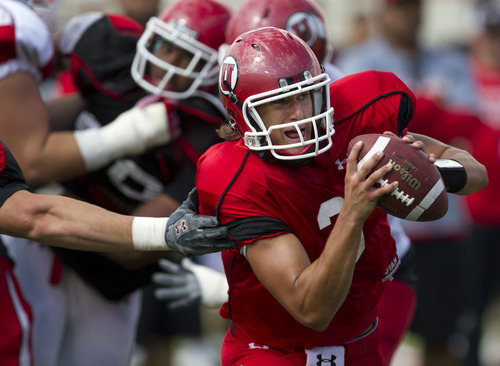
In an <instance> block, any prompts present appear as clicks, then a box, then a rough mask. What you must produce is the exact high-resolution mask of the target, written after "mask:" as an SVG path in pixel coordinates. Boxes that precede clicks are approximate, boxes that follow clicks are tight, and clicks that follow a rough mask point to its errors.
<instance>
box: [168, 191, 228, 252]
mask: <svg viewBox="0 0 500 366" xmlns="http://www.w3.org/2000/svg"><path fill="white" fill-rule="evenodd" d="M227 236H228V230H227V228H226V227H225V226H220V225H219V222H218V220H217V218H216V217H215V216H204V215H200V213H199V211H198V193H197V191H196V188H193V189H192V190H191V192H189V195H188V197H187V198H186V200H185V201H184V202H183V203H182V205H181V206H180V207H179V208H178V209H177V210H176V211H175V212H174V213H173V214H172V215H171V216H170V218H169V219H168V222H167V231H166V233H165V241H166V242H167V245H168V247H169V248H170V249H172V250H175V251H176V252H179V253H181V254H184V255H186V256H193V255H203V254H208V253H214V252H220V251H222V250H225V249H229V248H236V243H235V242H234V241H232V240H229V239H227Z"/></svg>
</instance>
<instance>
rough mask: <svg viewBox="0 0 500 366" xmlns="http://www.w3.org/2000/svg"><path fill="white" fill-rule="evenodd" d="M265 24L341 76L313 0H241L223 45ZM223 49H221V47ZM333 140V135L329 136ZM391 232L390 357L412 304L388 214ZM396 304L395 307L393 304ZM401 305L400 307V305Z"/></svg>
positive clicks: (405, 258)
mask: <svg viewBox="0 0 500 366" xmlns="http://www.w3.org/2000/svg"><path fill="white" fill-rule="evenodd" d="M265 26H273V27H277V28H282V29H286V30H288V31H290V32H291V33H294V34H296V35H297V36H299V37H300V38H302V40H304V41H305V42H306V43H307V45H308V46H309V47H311V49H312V50H313V52H314V54H315V55H316V57H317V58H318V60H319V61H320V63H321V65H322V66H323V67H324V68H325V72H326V73H327V74H328V75H329V76H330V78H331V79H332V81H336V80H338V79H340V78H341V77H343V76H344V74H343V73H342V71H341V70H339V69H338V68H337V67H336V66H335V65H334V64H333V63H332V62H331V58H332V57H331V56H332V55H331V54H332V50H331V46H330V45H329V42H328V33H327V27H326V23H325V15H324V14H323V11H322V9H321V8H320V6H319V5H318V4H317V3H316V2H315V1H314V0H286V1H282V0H245V1H243V3H242V4H241V5H240V6H239V7H238V9H236V10H235V12H234V13H233V16H232V18H231V21H230V22H229V24H228V27H227V30H226V45H225V47H228V45H227V44H231V43H232V42H233V41H234V40H235V39H236V38H237V37H238V36H239V35H240V34H242V33H244V32H246V31H249V30H252V29H257V28H261V27H265ZM221 51H223V48H221ZM333 138H334V139H335V136H334V137H333ZM388 221H389V224H390V226H391V234H392V236H393V237H394V238H395V240H396V248H397V252H398V256H399V257H400V259H401V266H400V267H399V268H398V271H397V272H396V273H395V275H394V279H393V280H392V281H388V282H387V285H386V287H385V291H384V296H383V297H382V298H381V301H380V302H379V321H380V323H379V324H380V326H381V328H382V353H383V354H384V356H385V357H386V358H387V359H388V360H390V359H391V358H392V355H393V353H394V351H395V349H396V348H397V346H398V344H399V342H400V340H401V338H402V337H403V335H404V334H405V333H406V331H407V330H408V327H409V326H410V323H411V320H412V318H413V314H414V312H415V307H416V302H417V300H416V294H415V290H414V286H415V279H416V276H415V275H414V273H413V272H414V268H413V266H414V263H413V261H412V259H413V258H414V255H412V251H411V250H410V249H411V246H410V239H409V237H408V236H407V235H406V233H405V232H404V230H403V227H402V225H401V222H400V221H399V219H397V218H395V217H393V216H389V217H388ZM396 303H397V304H399V306H397V307H395V306H394V304H396ZM403 304H404V306H402V305H403Z"/></svg>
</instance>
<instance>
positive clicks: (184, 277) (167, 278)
mask: <svg viewBox="0 0 500 366" xmlns="http://www.w3.org/2000/svg"><path fill="white" fill-rule="evenodd" d="M158 265H159V266H160V268H161V269H162V270H163V271H164V272H156V273H154V274H153V277H152V280H153V282H154V283H155V284H157V285H158V286H160V287H159V288H158V289H156V290H155V297H156V298H157V299H158V300H161V301H167V302H168V304H167V306H168V308H169V309H171V310H176V309H179V308H182V307H186V306H189V305H192V304H195V303H197V304H199V303H200V301H201V286H200V283H199V282H198V280H197V279H196V277H195V275H194V273H193V272H191V271H188V270H186V269H184V268H182V267H181V266H180V265H179V264H177V263H175V262H172V261H169V260H168V259H160V260H159V261H158Z"/></svg>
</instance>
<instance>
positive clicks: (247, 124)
mask: <svg viewBox="0 0 500 366" xmlns="http://www.w3.org/2000/svg"><path fill="white" fill-rule="evenodd" d="M219 91H220V93H221V98H222V101H223V103H224V106H225V108H226V111H227V113H228V114H229V116H230V120H229V123H228V124H227V125H224V126H222V127H221V128H220V129H219V133H220V135H221V136H222V137H224V138H225V139H226V140H228V141H226V142H224V143H221V144H217V145H215V146H213V147H211V148H210V149H209V150H208V151H207V152H206V153H205V154H204V155H203V156H202V158H201V159H200V160H199V163H198V168H197V178H196V187H197V189H198V194H199V199H200V212H201V213H204V214H212V215H214V214H216V215H217V216H218V218H219V220H220V221H221V223H223V224H224V225H227V227H228V228H229V232H230V237H231V238H233V239H234V240H236V242H237V243H238V246H239V248H238V249H230V250H227V251H224V252H223V253H222V256H223V262H224V267H225V271H226V277H227V279H228V282H229V284H230V287H229V299H228V302H226V303H225V304H224V305H223V307H222V308H221V310H220V312H221V315H222V316H223V317H224V318H228V319H230V320H231V327H230V329H229V330H228V332H227V334H226V338H225V340H224V344H223V348H222V352H221V354H222V365H224V366H225V365H239V364H245V365H305V364H312V365H313V364H316V363H318V362H321V363H322V364H328V362H330V364H332V365H333V364H336V365H342V364H345V365H367V364H369V365H383V364H385V360H384V358H383V356H382V355H381V354H380V349H379V345H380V344H379V343H380V342H379V341H380V340H379V337H380V335H379V328H378V327H377V303H378V300H379V298H380V295H381V293H382V292H383V290H384V286H385V281H386V280H388V279H390V278H391V276H392V274H393V273H394V271H395V270H396V269H397V267H398V264H399V259H398V257H397V255H396V250H395V245H394V239H393V238H392V237H391V235H390V228H389V225H388V223H387V219H386V214H385V213H384V212H382V211H380V210H378V209H375V204H376V199H377V197H379V196H381V195H384V194H387V193H389V192H391V191H392V190H393V189H395V188H396V185H395V183H392V184H390V185H388V186H386V187H384V188H379V189H373V183H374V182H375V181H376V180H377V179H378V178H380V177H382V176H383V175H384V174H385V173H386V172H387V171H388V170H389V169H390V167H388V166H387V167H384V168H382V169H380V170H378V171H376V172H375V173H373V174H372V175H368V172H369V170H370V168H371V167H372V166H373V165H374V164H375V162H376V160H377V159H379V158H380V157H379V156H378V157H373V158H372V160H370V162H369V163H368V167H367V166H366V165H365V166H364V167H363V168H361V169H360V171H359V172H358V171H356V157H357V153H358V151H359V149H360V146H359V145H358V146H355V147H354V150H353V151H354V152H353V153H352V154H351V155H350V156H349V157H348V158H347V145H348V143H349V141H350V140H351V138H352V137H354V136H356V135H359V134H363V133H374V132H375V133H376V132H379V133H382V132H387V131H388V132H392V133H394V134H397V135H402V134H404V131H405V129H406V127H407V124H408V122H409V121H410V119H411V117H412V114H413V112H412V111H413V107H414V106H413V104H414V96H413V93H412V92H411V91H410V90H409V89H408V88H407V87H406V86H405V85H404V84H403V83H402V82H401V81H400V80H399V79H398V78H396V77H395V76H394V75H393V74H392V73H380V72H365V73H360V74H356V75H353V76H349V77H345V78H342V79H340V80H339V81H337V82H335V83H333V84H331V85H330V79H329V77H328V76H327V75H326V74H325V73H323V72H322V69H321V67H320V65H319V62H318V60H317V59H316V57H315V56H314V53H313V52H312V51H311V49H310V48H309V47H308V46H307V45H306V44H305V43H304V42H303V41H302V40H301V39H300V38H298V37H297V36H295V35H293V34H291V33H290V32H287V31H284V30H280V29H277V28H271V27H270V28H261V29H259V30H256V31H250V32H247V33H245V34H243V35H241V36H240V37H238V38H237V39H236V40H235V42H234V43H233V44H232V45H231V46H230V48H229V49H228V51H227V53H226V56H225V58H224V60H223V62H222V65H221V70H220V79H219ZM330 104H331V105H332V106H333V107H334V109H335V128H334V122H333V120H332V115H333V109H332V108H331V107H330ZM333 133H335V139H334V141H333V139H332V135H333ZM415 137H418V140H419V141H415ZM404 140H405V141H406V142H408V143H412V144H413V146H414V147H415V148H420V149H424V150H426V151H427V153H429V159H430V160H431V161H434V160H435V157H436V156H439V157H441V158H448V157H450V156H453V157H454V158H456V159H457V160H459V161H460V163H461V164H462V166H463V167H464V168H463V169H462V174H461V177H462V178H463V177H464V176H465V171H466V172H467V180H466V181H464V182H462V183H463V185H462V186H461V187H455V188H457V189H458V193H470V192H473V191H475V190H477V189H480V188H482V187H483V186H484V185H485V184H486V182H487V177H486V173H485V170H484V167H482V165H481V164H479V163H477V162H476V161H475V159H474V158H473V157H472V156H470V155H469V154H467V153H466V152H464V151H461V150H458V149H453V148H451V147H449V146H447V145H444V144H442V143H439V142H438V141H435V140H432V139H430V138H428V137H425V136H412V135H409V136H408V137H404ZM346 158H347V165H345V161H346V160H345V159H346ZM365 168H367V169H365Z"/></svg>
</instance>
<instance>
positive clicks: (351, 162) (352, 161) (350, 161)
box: [346, 141, 363, 175]
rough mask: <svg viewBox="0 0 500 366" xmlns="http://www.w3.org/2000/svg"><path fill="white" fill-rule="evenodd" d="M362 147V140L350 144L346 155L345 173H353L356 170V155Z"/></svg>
mask: <svg viewBox="0 0 500 366" xmlns="http://www.w3.org/2000/svg"><path fill="white" fill-rule="evenodd" d="M362 148H363V142H362V141H358V142H356V143H355V144H354V145H353V146H352V149H351V152H350V153H349V156H348V157H347V166H346V174H348V175H353V174H355V173H356V172H357V165H358V156H359V152H360V151H361V149H362Z"/></svg>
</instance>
